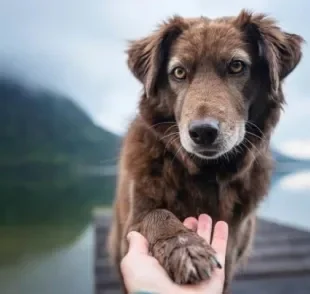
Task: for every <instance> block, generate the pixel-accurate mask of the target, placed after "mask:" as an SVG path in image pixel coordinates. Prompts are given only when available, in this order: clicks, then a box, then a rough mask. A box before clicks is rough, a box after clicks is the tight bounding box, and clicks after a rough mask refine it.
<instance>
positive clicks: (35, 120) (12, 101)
mask: <svg viewBox="0 0 310 294" xmlns="http://www.w3.org/2000/svg"><path fill="white" fill-rule="evenodd" d="M0 142H1V143H0V164H1V163H2V164H4V163H6V164H9V165H12V164H13V165H15V164H21V163H26V162H27V163H34V162H37V163H57V162H59V163H65V162H66V163H87V164H100V162H101V161H105V160H107V159H111V158H115V157H116V156H117V152H118V149H119V143H120V138H119V137H118V136H116V135H114V134H112V133H110V132H108V131H106V130H104V129H102V128H100V127H98V126H96V125H95V124H94V123H93V122H92V120H91V119H90V118H89V117H88V116H87V115H86V114H85V112H84V111H83V110H82V109H80V108H79V107H78V106H77V105H76V104H74V103H73V102H72V101H71V100H69V99H68V98H66V97H62V96H60V95H58V94H56V93H52V92H48V91H43V90H31V89H27V88H26V87H24V86H22V85H20V84H18V83H15V82H8V81H7V80H2V81H0Z"/></svg>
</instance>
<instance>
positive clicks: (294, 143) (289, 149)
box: [279, 139, 310, 159]
mask: <svg viewBox="0 0 310 294" xmlns="http://www.w3.org/2000/svg"><path fill="white" fill-rule="evenodd" d="M279 150H281V151H282V152H284V153H286V154H288V155H291V156H294V157H296V158H309V159H310V140H309V139H308V140H291V141H288V142H286V143H283V144H281V145H280V147H279Z"/></svg>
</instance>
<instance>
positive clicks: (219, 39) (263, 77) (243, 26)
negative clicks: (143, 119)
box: [128, 11, 303, 158]
mask: <svg viewBox="0 0 310 294" xmlns="http://www.w3.org/2000/svg"><path fill="white" fill-rule="evenodd" d="M302 42H303V39H302V38H301V37H300V36H298V35H295V34H290V33H286V32H283V31H282V30H281V29H280V28H279V27H277V26H276V24H275V22H274V21H273V20H271V19H269V18H267V17H266V16H264V15H254V14H251V13H249V12H247V11H242V12H241V13H240V15H239V16H237V17H225V18H220V19H215V20H210V19H207V18H204V17H201V18H191V19H184V18H181V17H173V18H171V19H169V20H168V21H167V22H166V23H164V24H162V25H161V26H160V27H159V29H158V30H157V31H156V32H154V33H153V34H152V35H150V36H148V37H146V38H144V39H141V40H137V41H134V42H132V43H131V45H130V48H129V50H128V55H129V58H128V65H129V68H130V69H131V71H132V72H133V74H134V75H135V77H136V78H137V79H139V80H140V81H141V82H142V83H143V85H144V95H143V97H142V101H141V103H140V110H141V114H142V115H145V116H149V118H150V117H151V116H152V118H151V119H150V121H151V122H152V123H153V124H154V123H157V122H165V121H166V122H168V121H169V122H171V121H174V122H175V123H176V125H177V127H178V134H179V137H180V141H181V144H182V146H183V147H184V149H185V150H186V151H187V152H188V153H191V154H195V155H196V156H198V157H201V158H217V157H220V156H221V155H223V154H225V153H228V152H229V151H231V150H233V149H234V147H236V146H238V145H240V144H242V142H243V141H244V140H245V136H246V133H247V125H248V124H252V126H253V125H255V126H256V127H257V128H260V127H259V126H257V125H258V124H259V120H260V119H261V116H262V115H266V110H267V109H266V108H268V107H269V108H270V107H279V108H280V107H281V104H283V102H284V98H283V95H282V90H281V82H282V81H283V79H284V78H285V77H287V76H288V74H289V73H291V72H292V71H293V69H294V68H295V67H296V65H297V64H298V63H299V61H300V59H301V44H302Z"/></svg>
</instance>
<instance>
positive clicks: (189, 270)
mask: <svg viewBox="0 0 310 294" xmlns="http://www.w3.org/2000/svg"><path fill="white" fill-rule="evenodd" d="M132 221H133V222H132V224H131V225H130V226H129V227H128V231H131V230H136V231H139V232H140V233H141V234H142V235H144V236H145V237H146V239H147V240H148V242H149V245H150V247H149V248H150V253H151V254H152V255H153V256H154V257H155V258H156V259H157V260H158V261H159V263H160V264H161V265H162V266H163V267H164V268H165V269H166V271H167V273H168V274H169V276H170V277H171V278H172V280H173V281H174V282H176V283H178V284H195V283H198V282H200V281H202V280H206V279H208V278H209V277H210V276H211V275H212V271H213V270H214V268H215V267H217V266H220V265H219V263H218V262H217V259H216V257H215V251H214V250H213V249H212V248H211V246H210V245H209V244H208V243H207V242H206V241H205V240H204V239H203V238H201V237H200V236H198V235H197V233H195V232H193V231H191V230H189V229H187V228H186V227H185V226H184V225H183V224H182V222H181V221H180V220H179V219H178V218H177V217H176V216H175V215H173V213H171V212H170V211H168V210H165V209H155V210H153V211H151V212H149V213H147V214H146V215H145V216H144V217H143V218H142V219H141V220H140V221H138V222H137V218H135V217H133V219H132Z"/></svg>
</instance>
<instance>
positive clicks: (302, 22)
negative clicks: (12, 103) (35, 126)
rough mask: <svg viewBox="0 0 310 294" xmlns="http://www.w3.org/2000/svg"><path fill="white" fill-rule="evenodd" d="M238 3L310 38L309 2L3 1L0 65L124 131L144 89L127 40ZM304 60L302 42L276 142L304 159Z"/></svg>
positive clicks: (307, 150) (308, 149)
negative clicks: (167, 21) (130, 62)
mask: <svg viewBox="0 0 310 294" xmlns="http://www.w3.org/2000/svg"><path fill="white" fill-rule="evenodd" d="M270 3H271V4H270ZM242 8H249V9H252V10H254V11H258V12H266V13H268V14H270V15H272V16H274V17H275V18H277V19H278V20H279V23H280V24H281V25H282V27H283V28H285V29H286V30H288V31H290V32H294V33H298V34H301V35H302V36H303V37H304V38H305V39H306V40H307V41H308V43H309V39H310V31H309V29H308V28H309V27H310V19H309V15H308V13H309V11H310V2H307V1H306V0H295V1H283V0H281V1H280V0H273V1H270V0H268V1H267V0H260V1H258V0H237V1H236V0H234V1H232V0H217V1H207V0H196V1H193V0H191V1H188V0H156V1H154V0H130V1H127V0H101V1H99V0H91V1H86V0H78V1H77V0H23V1H21V0H1V4H0V40H1V42H0V71H1V72H5V73H8V72H9V73H10V74H12V75H14V76H18V77H21V78H23V79H26V80H27V81H29V82H30V83H31V84H37V85H41V86H46V87H49V88H51V89H56V90H58V91H60V92H62V93H64V94H67V95H70V96H71V97H72V98H73V99H74V100H75V101H77V102H78V103H79V104H80V105H81V106H82V107H83V108H84V109H85V110H86V111H87V112H88V113H89V114H90V115H91V117H92V118H93V119H94V120H95V122H97V123H98V124H100V125H101V126H103V127H105V128H107V129H109V130H111V131H113V132H116V133H123V132H124V131H125V130H126V126H127V124H128V121H129V120H130V119H131V118H132V116H133V115H134V114H135V110H136V105H137V99H138V96H139V92H140V90H141V85H139V83H138V82H137V81H136V80H135V79H134V78H133V77H132V75H131V74H130V73H129V70H128V69H127V65H126V56H125V54H124V50H125V49H126V41H127V40H128V39H134V38H139V37H142V36H145V35H146V34H148V33H150V32H151V31H152V30H153V29H154V28H155V26H156V25H157V24H158V23H159V22H160V21H161V20H163V19H164V18H166V17H168V16H171V15H173V14H180V15H182V16H200V15H206V16H209V17H216V16H223V15H235V14H237V13H238V12H239V11H240V10H241V9H242ZM309 61H310V48H309V46H308V45H307V44H306V45H305V46H304V59H303V61H302V63H301V64H300V65H299V67H298V69H296V71H295V72H294V73H293V74H292V75H291V76H290V77H289V78H288V79H287V81H286V86H285V88H284V89H285V92H286V93H287V102H288V105H287V107H286V111H285V114H284V115H283V116H282V120H281V123H280V125H279V126H278V128H277V130H276V132H275V134H274V140H273V141H274V144H275V146H276V147H278V148H279V149H281V150H283V151H285V152H287V153H290V154H294V155H297V156H307V157H310V122H309V121H310V98H309V97H308V96H309V93H310V90H309V82H310V79H309V70H308V68H309ZM307 82H308V83H307Z"/></svg>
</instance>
